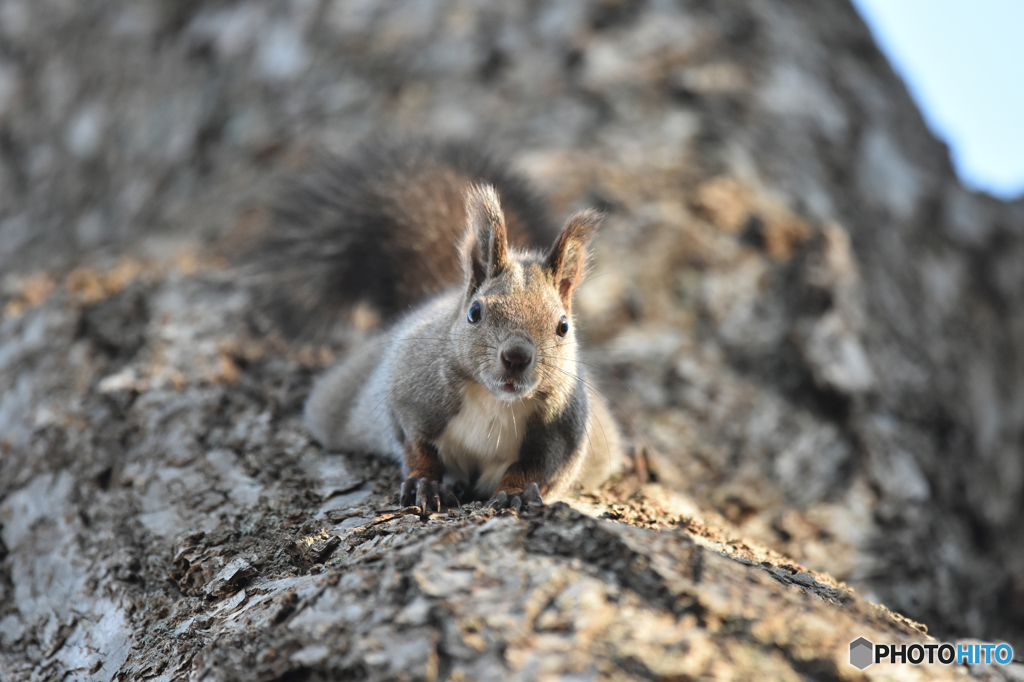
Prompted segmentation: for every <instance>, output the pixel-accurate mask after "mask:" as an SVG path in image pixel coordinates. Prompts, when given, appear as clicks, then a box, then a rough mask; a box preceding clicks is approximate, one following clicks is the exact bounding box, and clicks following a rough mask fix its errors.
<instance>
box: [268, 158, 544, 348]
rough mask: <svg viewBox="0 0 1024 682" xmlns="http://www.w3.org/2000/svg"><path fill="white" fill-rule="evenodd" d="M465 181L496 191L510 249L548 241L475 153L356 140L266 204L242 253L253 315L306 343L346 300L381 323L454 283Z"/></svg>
mask: <svg viewBox="0 0 1024 682" xmlns="http://www.w3.org/2000/svg"><path fill="white" fill-rule="evenodd" d="M472 183H487V184H490V185H493V186H494V187H495V188H496V189H497V191H498V195H499V197H500V201H501V205H502V208H503V209H504V212H505V216H506V221H507V226H508V235H509V241H510V243H512V244H513V245H515V246H520V247H527V246H545V247H546V246H547V245H548V244H550V243H551V242H552V241H553V240H554V239H555V237H556V236H557V234H558V231H557V229H556V227H555V225H554V224H553V223H552V221H551V219H550V217H549V215H548V210H547V208H546V206H545V204H544V202H543V201H541V200H540V199H538V197H537V196H536V195H535V194H534V192H533V191H532V190H531V189H530V188H529V186H528V184H527V183H526V182H525V180H524V179H523V178H521V177H520V176H518V175H517V174H515V173H513V172H512V171H511V170H510V169H509V168H508V166H507V165H506V164H505V163H503V162H502V161H500V160H498V159H496V158H495V157H494V156H492V155H490V154H489V153H487V152H486V151H484V150H483V149H482V148H481V147H480V145H477V144H474V143H470V142H451V141H449V142H434V141H425V140H416V141H408V140H407V141H402V142H391V143H382V142H380V141H377V142H370V143H365V144H363V145H362V146H361V147H360V149H359V150H358V151H357V152H356V153H355V154H353V155H351V156H349V157H344V158H341V157H333V156H332V157H326V158H322V159H320V160H319V161H317V162H316V163H314V164H313V167H312V168H311V169H310V170H309V171H307V172H305V173H304V174H302V175H301V176H300V177H299V178H298V179H296V180H295V181H293V182H291V183H290V184H289V185H288V186H287V187H286V188H285V189H284V191H283V192H282V193H281V195H280V197H279V198H278V199H277V201H276V202H275V203H274V204H273V206H272V209H271V219H272V226H271V230H270V234H269V235H268V237H267V238H266V239H265V240H263V241H261V242H260V244H259V246H258V247H257V249H256V250H255V251H254V252H252V253H251V254H250V257H249V261H250V264H249V267H248V269H249V270H250V271H252V272H258V273H259V277H258V282H259V284H258V286H257V288H256V289H257V291H258V292H259V294H260V298H261V300H260V308H261V310H262V311H263V312H264V313H266V314H267V315H268V317H269V318H270V319H272V320H274V321H275V322H276V323H277V324H278V325H279V326H280V328H281V330H282V331H283V332H284V333H285V334H286V335H288V336H292V337H297V336H301V337H306V338H315V337H318V336H321V335H322V334H324V333H326V332H327V331H328V330H329V329H330V327H331V326H333V324H334V323H335V322H336V321H337V320H338V317H339V314H340V313H342V312H344V311H345V310H346V309H348V308H350V307H351V306H352V305H353V304H355V303H358V302H366V303H369V304H370V305H372V306H373V307H374V308H375V309H376V310H377V311H378V312H379V313H380V314H381V315H382V316H383V317H385V318H387V317H390V316H392V315H394V314H396V313H400V312H403V311H405V310H407V309H409V308H410V307H411V306H412V305H413V304H415V303H416V302H418V301H420V300H422V299H424V298H426V297H428V296H431V295H432V294H435V293H437V292H439V291H441V290H442V289H444V288H446V287H448V286H450V285H452V284H454V283H456V282H458V281H459V280H460V278H461V276H462V275H461V270H460V266H459V257H458V251H457V246H456V245H457V243H458V240H459V238H460V237H461V236H462V233H463V231H464V230H465V224H466V221H465V208H464V205H463V193H464V191H465V189H466V188H467V187H468V186H469V185H470V184H472Z"/></svg>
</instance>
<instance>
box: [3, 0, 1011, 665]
mask: <svg viewBox="0 0 1024 682" xmlns="http://www.w3.org/2000/svg"><path fill="white" fill-rule="evenodd" d="M0 36H2V38H0V150H2V154H0V273H3V274H2V279H0V310H2V317H0V388H2V394H0V452H2V454H0V562H2V563H0V678H2V679H5V680H6V679H12V680H21V679H40V680H49V679H62V680H64V679H96V680H110V679H121V680H138V679H166V680H175V679H197V680H198V679H265V680H269V679H282V680H283V679H339V678H340V679H348V678H351V679H380V680H386V679H387V680H390V679H404V680H416V679H451V680H459V679H466V680H484V679H506V678H507V679H522V680H528V679H569V678H571V679H609V680H611V679H632V678H642V679H689V678H691V677H699V676H702V675H704V676H717V677H733V678H736V679H754V678H762V677H769V676H772V677H778V678H780V679H797V678H801V677H813V678H829V679H832V678H840V677H842V678H844V679H845V678H847V677H849V676H851V675H852V674H853V673H854V672H855V669H854V668H852V667H850V664H849V653H848V652H849V643H850V642H851V641H852V640H854V639H856V638H857V637H861V636H863V637H866V638H867V639H869V640H871V641H872V642H877V643H901V642H910V641H923V640H924V638H925V635H924V634H923V633H924V629H923V627H922V626H919V625H917V624H916V623H915V622H913V621H911V620H909V619H908V618H912V619H914V620H915V621H921V622H923V623H925V624H926V625H927V626H928V628H930V634H931V635H933V636H935V637H937V638H939V639H941V640H947V641H952V640H953V639H955V638H959V637H972V638H978V639H983V640H987V641H994V640H999V641H1004V640H1005V641H1009V642H1011V643H1012V644H1014V645H1015V646H1017V647H1018V649H1019V648H1020V647H1024V626H1022V623H1024V556H1022V552H1024V550H1022V547H1024V537H1022V533H1024V527H1022V525H1021V524H1020V523H1019V519H1020V515H1021V511H1022V504H1024V495H1022V487H1024V457H1022V453H1021V445H1022V442H1024V409H1021V406H1022V405H1024V362H1022V359H1021V349H1022V348H1024V315H1022V312H1024V311H1022V309H1021V305H1020V300H1019V299H1020V296H1019V294H1020V292H1021V291H1024V235H1022V230H1024V203H1022V202H1021V201H1017V202H1013V203H1003V202H999V201H996V200H994V199H991V198H989V197H987V196H983V195H978V194H972V193H970V192H968V191H966V190H964V189H963V188H962V187H961V186H960V185H959V184H958V182H957V180H956V178H955V176H954V174H953V172H952V169H951V166H950V163H949V159H948V153H947V151H946V149H945V148H944V146H943V145H942V144H941V143H939V142H938V141H936V140H935V139H934V138H933V137H932V136H931V135H930V134H929V132H928V131H927V129H926V128H925V126H924V123H923V122H922V120H921V117H920V115H919V114H918V112H917V111H916V109H915V107H914V105H913V103H912V102H911V101H910V99H909V97H908V96H907V93H906V91H905V89H904V87H903V85H902V84H901V83H900V82H899V80H898V78H896V76H895V75H894V74H893V73H892V71H891V69H890V68H889V66H888V65H887V63H886V62H885V60H884V59H883V57H882V56H881V55H880V54H879V52H878V51H877V49H876V48H875V47H874V44H873V42H872V39H871V36H870V34H869V33H868V31H867V29H866V28H865V26H864V25H863V23H862V22H861V21H860V19H859V18H858V17H857V15H856V14H855V12H854V10H853V9H852V8H851V7H850V6H849V5H848V4H847V3H846V2H845V1H842V0H832V1H829V2H815V3H803V2H797V1H796V0H788V1H785V2H774V3H767V2H759V1H756V0H746V1H743V2H730V3H697V2H695V3H682V2H681V3H656V2H627V1H620V0H581V1H580V2H558V3H535V2H527V1H526V0H505V1H504V2H501V3H469V2H463V1H460V0H437V1H434V2H422V1H420V0H411V1H409V2H388V3H383V2H382V3H377V4H375V3H350V2H341V1H335V2H330V1H328V0H305V1H296V2H293V3H290V4H287V5H286V6H285V5H283V4H279V3H270V2H257V1H255V0H253V1H247V2H239V3H234V4H225V3H219V2H212V1H210V2H203V1H202V0H196V1H191V2H180V1H179V2H175V1H173V0H131V1H128V0H122V1H111V2H106V3H56V2H54V3H47V2H33V3H25V2H18V1H16V0H0ZM374 132H377V133H383V134H386V135H394V134H397V133H411V134H430V135H437V136H476V137H479V138H482V139H485V140H487V142H488V143H489V144H490V145H492V146H495V147H497V148H498V149H499V150H504V151H505V152H507V153H509V154H510V155H511V157H512V158H513V160H514V161H515V163H516V165H517V167H519V168H521V169H522V170H523V171H524V172H525V173H526V174H528V175H529V176H530V177H531V178H532V179H533V180H534V181H535V184H536V185H537V186H538V187H539V188H540V189H541V190H542V191H543V192H544V193H545V194H547V195H548V196H549V197H551V199H552V202H553V205H554V208H555V209H556V211H557V212H559V213H560V214H561V215H564V214H566V213H567V212H568V211H569V210H570V209H571V208H573V207H576V206H583V205H588V206H597V207H599V208H602V209H603V210H605V211H607V212H608V218H607V221H606V224H605V227H604V228H603V230H602V234H601V236H600V237H599V239H598V243H597V245H596V252H597V259H596V263H597V265H596V268H595V271H594V272H593V273H591V275H590V280H589V282H588V283H586V284H584V285H583V287H582V289H581V291H580V292H579V294H578V296H579V298H578V308H579V314H580V316H581V318H582V320H581V321H582V324H583V326H584V327H585V329H586V338H587V343H588V348H589V351H588V354H589V359H587V362H589V363H591V364H592V365H594V367H595V370H596V373H597V374H598V375H599V381H600V384H601V387H602V390H604V391H605V393H607V394H608V396H609V397H610V398H611V399H612V400H614V402H615V403H616V405H617V409H619V411H620V414H621V417H622V420H623V423H624V425H626V426H628V427H629V428H628V429H627V430H628V431H630V432H631V435H632V437H633V438H634V440H635V441H636V442H637V444H638V445H639V446H640V448H641V449H643V450H646V451H649V452H651V453H652V455H651V456H652V458H653V466H654V470H655V474H656V477H657V482H653V483H643V484H639V483H637V481H636V480H635V477H629V476H627V477H624V478H622V479H620V480H617V481H615V482H613V484H612V485H610V486H607V487H606V488H605V489H603V490H601V491H597V492H587V493H583V494H580V495H576V496H574V497H572V498H571V499H569V500H568V505H567V504H564V503H556V504H550V505H548V506H547V507H545V508H544V509H543V510H540V511H532V512H529V513H524V514H523V515H522V517H521V518H516V517H515V516H511V515H497V516H495V515H494V514H493V513H491V512H490V511H487V510H481V509H475V508H473V507H470V506H467V507H464V508H463V509H462V510H461V511H459V512H452V513H449V514H441V515H433V516H431V517H430V518H428V519H421V518H420V517H418V516H416V515H414V514H410V513H406V511H404V510H401V509H398V508H396V506H395V505H396V494H395V493H396V491H397V489H398V484H399V480H398V478H399V474H398V472H397V470H396V469H394V468H393V467H392V465H390V464H387V463H384V462H382V461H379V460H376V459H373V458H364V457H357V456H352V455H339V454H328V453H324V452H322V451H321V450H320V448H319V447H317V446H316V445H315V444H314V443H313V442H312V441H311V439H310V437H309V436H308V435H307V433H306V432H305V430H304V429H303V427H302V424H301V420H300V412H301V406H302V402H303V400H304V398H305V396H306V394H307V393H308V389H309V385H310V381H311V378H312V377H313V376H314V375H315V374H316V373H317V372H319V371H321V370H322V369H324V368H325V367H326V366H327V365H328V364H330V362H331V361H332V360H333V359H335V358H336V357H340V356H341V355H342V354H344V353H345V352H346V350H347V348H348V347H349V346H350V344H352V343H354V341H355V340H357V339H358V338H359V337H360V335H361V334H362V333H364V332H363V331H361V328H362V327H365V326H367V324H370V323H372V319H371V320H370V322H366V321H365V320H364V321H360V320H357V322H360V324H345V323H340V324H339V326H338V327H337V332H338V333H337V335H336V337H335V338H334V339H333V341H332V343H331V344H330V345H329V346H327V347H323V348H321V347H314V346H311V345H304V344H303V343H301V342H298V341H286V340H283V339H282V337H281V336H280V335H278V334H277V333H276V332H275V331H274V330H273V328H272V327H269V326H268V324H267V321H266V320H265V318H264V316H263V315H262V314H261V310H260V309H259V306H258V305H256V304H255V303H254V300H256V299H254V297H253V296H252V291H251V289H250V283H249V282H248V280H245V279H243V278H241V277H240V276H239V274H238V271H237V270H236V269H234V267H233V266H232V265H231V264H230V263H231V260H232V258H233V256H235V255H236V254H237V253H239V252H240V251H242V250H243V249H244V248H245V247H246V246H247V245H249V244H251V243H252V241H253V240H254V239H256V238H258V234H259V233H260V229H262V227H263V225H262V223H263V212H262V209H261V207H262V206H263V205H264V202H265V199H266V196H267V195H268V192H270V191H272V190H273V187H275V185H276V183H277V182H278V181H279V179H280V177H281V176H284V175H288V174H290V173H292V172H294V171H295V170H296V169H297V168H300V167H301V166H302V165H303V164H304V163H305V162H306V161H307V160H308V159H309V158H310V156H311V155H312V154H314V153H316V151H317V150H319V149H322V148H326V149H330V150H345V149H347V148H349V147H351V146H352V145H353V144H355V143H356V142H358V141H359V140H361V139H363V138H364V137H366V136H367V135H368V134H371V133H374ZM371 317H372V316H371ZM854 589H855V590H856V592H855V591H854ZM871 602H878V603H884V604H886V605H887V606H888V607H890V608H892V609H893V610H894V611H898V612H900V613H903V614H906V616H907V617H904V616H900V615H896V614H894V613H893V612H890V611H889V610H887V609H886V608H884V607H881V606H876V605H874V604H872V603H871ZM885 670H886V671H887V672H892V669H885ZM915 670H916V672H915ZM881 671H882V669H881V668H878V667H872V668H868V669H867V670H866V671H865V672H866V673H867V674H868V675H869V676H871V675H872V674H876V673H877V674H882V672H881ZM971 671H972V673H973V674H976V675H978V676H981V677H985V676H989V677H992V678H993V679H998V678H999V676H1007V675H1011V674H1016V675H1020V674H1021V672H1020V667H1019V666H1011V667H1009V668H1007V667H1003V666H993V667H991V668H985V667H975V666H972V668H971ZM902 672H904V673H905V674H907V675H908V676H909V675H912V674H917V673H921V674H922V675H924V676H926V677H929V678H936V679H938V678H951V677H953V676H954V674H957V673H959V672H961V671H960V670H958V669H957V667H955V666H939V665H935V666H932V667H929V669H928V670H927V673H926V674H925V671H923V670H917V669H913V668H905V669H903V670H902Z"/></svg>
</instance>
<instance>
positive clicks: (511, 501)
mask: <svg viewBox="0 0 1024 682" xmlns="http://www.w3.org/2000/svg"><path fill="white" fill-rule="evenodd" d="M543 505H544V500H543V499H542V498H541V496H540V486H538V485H537V484H536V483H531V484H530V485H528V486H526V490H524V491H523V492H521V493H515V494H512V495H509V494H508V493H507V492H505V491H504V490H499V491H498V492H497V493H495V495H494V497H492V498H491V501H490V502H488V503H487V506H488V507H490V508H491V509H494V510H496V511H500V510H502V509H511V510H512V511H514V512H515V513H516V515H517V516H518V515H519V511H520V510H521V509H522V508H523V507H526V508H527V509H529V508H530V507H541V506H543Z"/></svg>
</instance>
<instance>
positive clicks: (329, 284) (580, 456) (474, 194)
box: [267, 140, 624, 513]
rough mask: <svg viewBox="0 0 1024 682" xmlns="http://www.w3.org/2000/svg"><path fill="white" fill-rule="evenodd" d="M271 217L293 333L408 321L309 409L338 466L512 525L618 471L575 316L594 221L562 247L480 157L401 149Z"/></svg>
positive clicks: (288, 198) (434, 147) (587, 216)
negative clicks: (383, 473)
mask: <svg viewBox="0 0 1024 682" xmlns="http://www.w3.org/2000/svg"><path fill="white" fill-rule="evenodd" d="M275 215H276V217H277V221H276V222H277V225H276V226H275V228H276V233H275V234H276V237H275V238H274V239H273V240H272V242H271V243H270V244H269V249H268V250H267V253H270V254H273V256H272V257H271V259H270V261H271V264H272V267H276V270H277V271H278V272H279V273H284V274H285V275H286V276H287V277H288V278H289V279H291V280H292V281H301V285H295V286H292V287H282V288H280V290H282V291H285V292H287V293H288V294H289V295H290V296H291V299H282V300H278V301H276V305H277V307H278V309H279V311H283V316H284V317H289V318H291V320H292V321H293V322H295V323H297V324H300V325H304V324H307V323H308V321H309V320H314V321H319V319H320V318H323V317H324V316H325V310H327V308H328V307H330V306H334V307H337V306H338V305H339V304H346V303H348V304H351V303H355V302H357V301H366V302H370V303H371V304H373V305H374V307H375V308H376V309H378V310H380V311H382V312H383V313H385V314H389V315H395V314H396V313H399V312H401V311H402V309H403V308H405V309H406V310H407V312H405V313H404V314H401V315H400V316H399V317H398V318H397V319H396V320H394V321H392V322H391V324H390V325H389V326H387V327H385V328H384V329H383V331H381V332H379V333H378V334H377V335H376V336H375V337H374V338H372V339H370V340H369V341H368V342H367V343H366V347H365V348H363V349H362V350H359V351H357V352H353V353H351V354H349V355H348V357H346V358H345V359H344V360H343V361H342V362H340V363H339V364H338V365H337V366H335V367H334V368H333V369H331V370H329V371H328V372H327V373H326V374H325V375H324V376H322V377H321V378H320V379H319V380H318V381H317V382H316V383H315V385H314V387H313V390H312V393H311V394H310V396H309V399H308V401H307V403H306V408H305V421H306V425H307V427H308V428H309V430H310V432H311V433H312V434H313V435H314V436H315V438H316V439H317V440H318V441H319V442H320V443H321V445H323V446H324V447H325V448H326V449H329V450H339V451H350V452H366V453H374V454H378V455H387V456H392V457H394V458H395V459H397V460H398V461H400V462H401V464H402V471H403V476H404V478H405V480H404V482H403V484H402V486H401V491H400V503H401V504H402V505H403V506H411V505H415V506H417V507H419V508H420V509H421V510H422V511H423V513H427V512H429V511H432V510H438V511H440V509H441V508H442V507H444V506H449V507H451V506H458V505H459V503H460V497H470V498H473V499H478V500H487V501H488V504H489V505H490V506H491V507H494V508H497V509H501V508H511V509H514V510H516V511H517V512H518V511H519V509H520V508H521V507H522V506H524V505H526V506H529V505H539V504H543V499H544V498H546V497H548V498H549V497H554V496H558V495H559V494H561V493H564V492H565V491H566V490H567V489H568V488H569V487H570V486H572V485H573V484H576V483H582V484H586V485H596V484H599V483H600V482H602V481H603V480H605V479H606V478H607V477H608V475H609V474H610V473H611V472H612V471H613V470H614V469H616V468H618V467H619V466H620V464H621V462H622V461H623V457H624V453H623V446H622V443H621V437H620V433H619V430H618V426H617V424H616V422H615V420H614V419H613V418H612V416H611V414H610V411H609V409H608V406H607V404H606V402H605V400H604V398H603V397H602V395H601V394H600V393H599V392H598V391H597V390H596V389H594V388H593V385H592V384H591V383H590V382H588V380H587V378H586V373H585V371H584V366H583V365H581V364H580V362H579V361H578V354H579V349H578V341H577V337H576V327H575V323H574V320H573V314H572V308H573V295H574V293H575V292H576V289H577V287H578V286H579V284H580V282H581V281H582V279H583V276H584V273H585V270H586V266H587V260H588V246H589V244H590V241H591V239H592V238H593V236H594V234H595V232H596V231H597V229H598V226H599V224H600V222H601V218H602V216H601V215H600V214H599V213H597V212H595V211H592V210H584V211H580V212H578V213H575V214H573V215H572V216H570V217H569V219H568V220H567V221H566V222H565V224H564V226H563V227H562V229H561V230H560V231H558V230H555V229H552V223H551V221H550V220H549V219H548V217H547V209H546V207H545V205H544V203H543V202H541V201H540V200H538V199H537V198H536V195H535V194H534V193H533V192H532V191H531V190H530V188H529V187H528V186H527V184H526V183H525V182H524V181H523V180H522V179H521V178H520V177H519V176H517V175H516V174H515V173H513V172H512V171H511V170H510V169H509V168H508V166H507V164H504V163H502V162H501V161H498V160H496V159H495V158H494V157H492V156H490V155H489V154H487V153H485V152H483V151H481V150H480V149H479V147H478V146H477V145H474V144H470V143H456V142H447V143H438V142H424V141H419V142H415V141H413V142H411V141H407V140H406V141H400V142H397V143H390V144H388V143H382V142H379V141H378V142H374V143H370V144H366V145H364V146H363V147H362V149H361V150H359V151H358V152H357V153H356V154H354V155H352V156H351V157H348V158H333V159H331V160H329V161H328V162H326V163H323V164H320V166H319V167H318V168H317V169H316V170H315V171H313V172H312V173H309V174H308V175H307V177H306V178H305V179H303V180H300V181H299V182H297V183H295V184H294V185H293V186H292V188H291V189H290V190H289V191H288V192H287V193H285V195H284V199H283V200H282V201H281V202H279V204H278V206H277V207H276V213H275ZM510 242H511V243H510ZM538 242H540V244H538ZM537 246H546V247H547V248H546V249H545V250H541V249H539V248H537ZM275 263H276V266H275V265H274V264H275ZM289 264H290V265H289ZM278 281H280V278H278ZM410 308H411V309H410Z"/></svg>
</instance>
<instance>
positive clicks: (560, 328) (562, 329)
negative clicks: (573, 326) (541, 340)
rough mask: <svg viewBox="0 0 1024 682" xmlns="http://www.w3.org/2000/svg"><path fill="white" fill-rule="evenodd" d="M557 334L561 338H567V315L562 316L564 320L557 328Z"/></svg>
mask: <svg viewBox="0 0 1024 682" xmlns="http://www.w3.org/2000/svg"><path fill="white" fill-rule="evenodd" d="M555 333H556V334H558V335H559V336H565V335H566V334H568V333H569V320H567V319H565V315H562V319H560V320H559V321H558V327H556V328H555Z"/></svg>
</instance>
